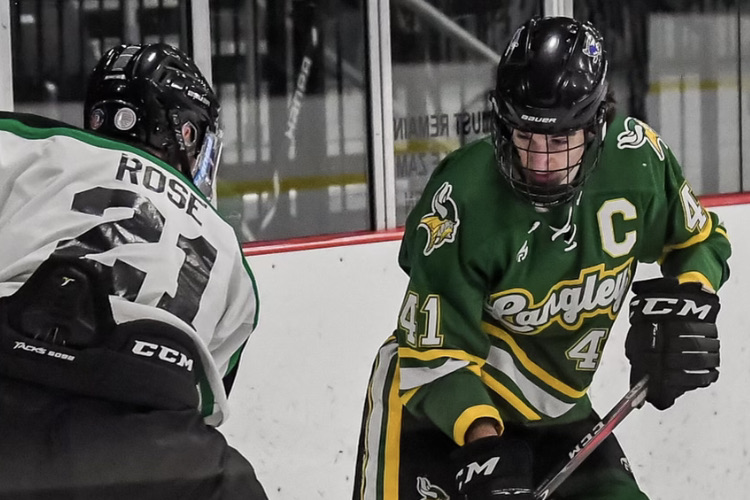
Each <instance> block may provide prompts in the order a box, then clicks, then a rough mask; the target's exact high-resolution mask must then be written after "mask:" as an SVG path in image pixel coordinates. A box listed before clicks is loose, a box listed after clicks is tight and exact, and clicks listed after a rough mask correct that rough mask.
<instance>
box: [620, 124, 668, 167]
mask: <svg viewBox="0 0 750 500" xmlns="http://www.w3.org/2000/svg"><path fill="white" fill-rule="evenodd" d="M646 143H648V145H649V146H651V149H653V150H654V152H655V153H656V156H658V157H659V159H660V160H662V161H664V158H665V153H664V151H665V150H666V149H667V145H666V144H664V141H662V140H661V137H659V134H657V133H656V132H655V131H654V129H652V128H651V127H649V126H648V125H646V124H645V123H643V122H642V121H640V120H638V119H637V118H633V117H630V116H629V117H628V118H626V119H625V130H624V131H623V132H620V133H619V134H618V135H617V149H638V148H640V147H641V146H643V145H644V144H646Z"/></svg>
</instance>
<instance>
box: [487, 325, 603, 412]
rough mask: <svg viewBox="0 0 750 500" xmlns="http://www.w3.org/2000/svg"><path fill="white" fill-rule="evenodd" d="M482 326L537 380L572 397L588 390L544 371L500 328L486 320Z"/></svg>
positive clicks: (576, 397) (577, 396)
mask: <svg viewBox="0 0 750 500" xmlns="http://www.w3.org/2000/svg"><path fill="white" fill-rule="evenodd" d="M482 328H483V329H484V331H485V332H486V333H489V334H490V335H492V336H494V337H497V338H499V339H500V340H502V341H503V342H505V343H506V344H508V346H509V347H510V349H511V351H513V355H514V356H515V357H516V359H517V360H518V361H519V362H520V363H521V365H523V367H524V368H526V369H527V370H528V371H529V372H530V373H532V374H533V375H534V376H535V377H536V378H538V379H539V380H541V381H542V382H544V383H545V384H547V385H548V386H549V387H551V388H553V389H555V390H556V391H558V392H560V393H561V394H564V395H566V396H568V397H570V398H574V399H579V398H582V397H583V396H584V395H585V394H586V392H587V391H588V387H586V388H585V389H583V390H582V391H579V390H577V389H574V388H572V387H570V386H569V385H567V384H566V383H564V382H563V381H562V380H559V379H557V378H555V377H553V376H552V375H551V374H550V373H548V372H547V371H545V370H544V369H543V368H542V367H541V366H539V365H537V364H536V363H534V362H533V361H531V359H529V357H528V355H527V354H526V353H525V352H524V351H523V349H521V347H520V346H519V345H518V344H516V342H515V341H514V340H513V338H512V337H511V336H510V335H509V334H508V333H507V332H505V331H503V330H502V329H500V328H498V327H496V326H495V325H492V324H490V323H487V322H482Z"/></svg>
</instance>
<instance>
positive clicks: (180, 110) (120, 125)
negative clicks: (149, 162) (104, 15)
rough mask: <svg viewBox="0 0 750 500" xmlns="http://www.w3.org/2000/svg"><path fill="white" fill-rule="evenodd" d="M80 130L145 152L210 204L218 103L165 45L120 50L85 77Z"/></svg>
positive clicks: (197, 75)
mask: <svg viewBox="0 0 750 500" xmlns="http://www.w3.org/2000/svg"><path fill="white" fill-rule="evenodd" d="M84 126H85V128H87V129H89V130H96V131H98V132H101V133H103V134H105V135H107V136H110V137H113V138H116V139H121V140H124V141H126V142H130V143H133V144H136V145H139V146H142V147H145V148H146V149H147V150H150V151H151V152H152V153H154V154H156V155H157V156H159V157H160V158H162V159H163V160H165V161H166V162H167V163H169V164H170V165H172V166H173V167H175V168H177V169H179V170H180V171H181V172H182V173H183V174H184V175H185V176H186V177H188V179H190V180H192V181H193V184H195V186H196V187H198V189H200V191H201V192H202V193H203V194H204V195H206V197H208V198H209V199H211V198H212V196H213V191H214V181H215V178H216V171H217V169H218V164H219V156H220V154H221V145H222V144H221V130H220V128H219V101H218V99H217V97H216V94H215V93H214V91H213V89H212V88H211V85H210V84H209V83H208V81H207V80H206V79H205V77H204V76H203V75H202V74H201V72H200V70H199V69H198V67H197V66H196V65H195V63H193V61H192V60H191V59H190V58H189V57H188V56H187V55H185V54H184V53H183V52H181V51H180V50H179V49H176V48H174V47H172V46H170V45H167V44H164V43H154V44H146V45H120V46H118V47H114V48H112V49H110V50H109V51H107V53H106V54H104V56H102V58H101V59H100V60H99V62H98V64H97V65H96V67H95V68H94V70H93V72H92V73H91V76H90V77H89V82H88V89H87V92H86V102H85V104H84Z"/></svg>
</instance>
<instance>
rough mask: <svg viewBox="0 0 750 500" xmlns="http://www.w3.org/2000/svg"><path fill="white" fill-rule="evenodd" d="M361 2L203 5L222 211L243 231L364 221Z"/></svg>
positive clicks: (250, 234)
mask: <svg viewBox="0 0 750 500" xmlns="http://www.w3.org/2000/svg"><path fill="white" fill-rule="evenodd" d="M363 5H364V2H353V1H346V0H336V1H328V2H323V1H317V0H286V1H283V0H279V1H274V2H267V1H261V0H246V1H243V2H239V1H238V2H235V3H234V4H232V3H230V2H216V3H215V4H212V6H211V24H212V25H211V33H212V37H213V44H212V52H213V68H212V70H213V79H214V87H215V88H216V91H217V93H218V95H219V98H220V100H221V103H222V117H223V128H224V130H225V137H224V140H225V142H224V152H223V157H222V165H221V169H220V178H219V185H218V196H219V199H218V201H219V210H220V211H221V213H222V214H223V215H224V216H225V218H226V219H227V220H228V221H229V222H230V223H231V224H232V225H233V227H234V228H235V230H236V231H237V233H238V234H239V236H240V238H241V239H242V240H243V241H255V240H268V239H278V238H289V237H296V236H306V235H317V234H323V233H335V232H344V231H354V230H363V229H369V228H370V207H369V201H368V200H369V189H368V187H367V182H368V177H367V165H368V140H367V120H368V114H367V110H366V102H367V101H366V95H367V94H366V88H367V87H366V85H365V82H366V76H365V57H364V55H365V42H364V40H365V30H364V13H363V10H362V9H363V8H364V7H363Z"/></svg>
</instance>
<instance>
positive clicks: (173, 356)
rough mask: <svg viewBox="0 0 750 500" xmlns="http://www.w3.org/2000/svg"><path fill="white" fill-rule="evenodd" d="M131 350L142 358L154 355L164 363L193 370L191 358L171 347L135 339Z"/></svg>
mask: <svg viewBox="0 0 750 500" xmlns="http://www.w3.org/2000/svg"><path fill="white" fill-rule="evenodd" d="M132 352H133V354H136V355H138V356H143V357H144V358H153V357H156V358H157V359H160V360H161V361H164V362H166V363H170V364H173V365H176V366H179V367H181V368H185V369H186V370H187V371H189V372H191V371H193V360H192V359H191V358H188V357H187V356H185V355H184V354H183V353H181V352H180V351H178V350H176V349H172V348H171V347H167V346H164V345H159V344H154V343H152V342H144V341H143V340H136V341H135V345H134V346H133V351H132Z"/></svg>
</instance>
